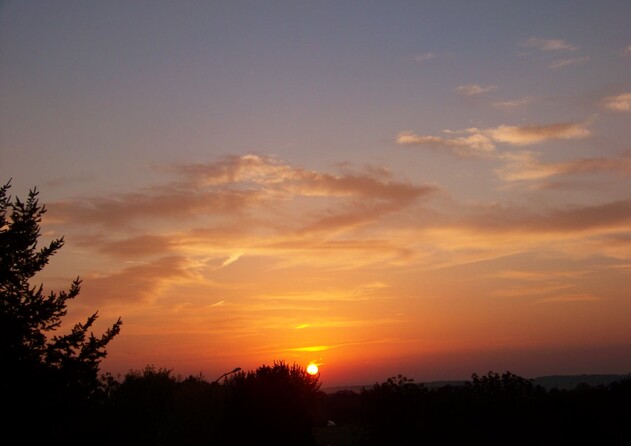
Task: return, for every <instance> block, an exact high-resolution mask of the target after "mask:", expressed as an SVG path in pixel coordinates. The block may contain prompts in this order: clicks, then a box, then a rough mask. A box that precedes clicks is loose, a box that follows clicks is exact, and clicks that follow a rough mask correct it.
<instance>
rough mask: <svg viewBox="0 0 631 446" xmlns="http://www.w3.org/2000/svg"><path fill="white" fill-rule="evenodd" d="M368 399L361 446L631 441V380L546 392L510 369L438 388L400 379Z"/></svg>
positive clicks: (364, 397)
mask: <svg viewBox="0 0 631 446" xmlns="http://www.w3.org/2000/svg"><path fill="white" fill-rule="evenodd" d="M361 396H362V407H361V410H362V423H361V428H362V430H363V437H362V440H361V441H359V442H357V444H367V445H374V444H389V445H408V444H420V443H427V444H463V443H469V444H487V445H507V444H510V445H526V444H528V445H530V444H538V445H559V444H560V445H565V444H567V445H570V444H572V445H574V444H607V445H623V444H631V426H630V425H629V424H628V420H629V419H630V418H629V417H630V416H631V409H630V408H629V405H628V401H629V398H630V397H631V379H628V380H623V381H620V382H617V383H614V384H611V385H608V386H600V387H591V386H588V385H583V386H579V387H577V388H576V389H574V390H556V389H554V390H551V391H546V390H545V389H544V388H542V387H539V386H535V385H534V384H533V382H532V381H531V380H527V379H524V378H521V377H519V376H516V375H514V374H512V373H510V372H506V373H504V374H501V375H500V374H498V373H495V372H489V373H488V374H487V375H484V376H478V375H477V374H473V375H472V380H471V381H469V382H466V383H465V385H463V386H449V385H446V386H443V387H439V388H434V389H427V388H425V387H423V386H417V385H415V384H413V383H412V382H411V381H409V380H406V379H405V378H402V377H398V378H396V379H390V380H388V381H387V382H386V383H384V384H376V385H375V386H373V387H372V388H370V389H364V390H363V391H362V393H361ZM625 401H626V402H627V403H626V404H625V403H624V402H625ZM625 420H627V422H625Z"/></svg>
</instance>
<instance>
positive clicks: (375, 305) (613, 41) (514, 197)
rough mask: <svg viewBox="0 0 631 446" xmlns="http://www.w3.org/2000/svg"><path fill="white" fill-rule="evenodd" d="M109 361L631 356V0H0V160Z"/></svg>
mask: <svg viewBox="0 0 631 446" xmlns="http://www.w3.org/2000/svg"><path fill="white" fill-rule="evenodd" d="M11 178H12V181H11V184H12V188H11V190H10V192H11V194H12V195H13V196H18V197H20V198H24V197H26V195H27V193H28V190H29V189H30V188H33V187H37V188H38V189H39V190H40V201H41V202H42V203H43V204H45V205H46V207H47V208H48V213H47V214H46V218H45V220H44V222H43V234H44V235H43V237H42V240H41V241H42V243H43V242H45V241H49V240H51V239H52V238H54V237H60V236H64V237H65V241H66V245H65V246H64V248H63V249H62V250H61V251H60V252H59V253H58V254H57V255H55V256H54V257H53V258H52V259H51V263H50V264H49V265H48V266H47V267H46V269H45V270H44V272H43V273H42V274H41V275H39V276H38V277H37V280H38V282H43V283H44V285H45V286H46V287H47V288H50V289H54V290H62V289H67V288H68V286H69V284H70V282H71V281H72V280H73V279H74V278H75V277H77V276H80V277H81V279H82V280H83V287H82V291H81V294H80V295H79V297H78V298H77V300H76V301H75V302H73V303H72V304H71V306H70V312H69V314H68V316H67V317H66V324H67V325H70V324H72V323H74V322H76V321H81V320H85V317H86V316H87V315H89V314H91V313H92V312H94V311H96V310H98V311H99V320H98V322H99V323H98V326H97V328H96V330H95V334H100V333H101V332H102V331H103V330H104V329H105V328H106V327H107V326H109V325H111V324H112V323H114V322H115V321H116V319H117V318H118V317H119V316H120V317H121V318H122V319H123V327H122V331H121V334H120V335H119V336H118V337H117V338H116V339H115V340H114V341H113V342H112V343H111V344H110V345H109V347H108V352H109V355H108V357H107V359H106V360H105V361H104V362H103V363H102V371H111V372H113V373H125V372H126V371H128V370H130V369H139V368H143V367H144V366H146V365H150V364H153V365H155V366H156V367H165V368H168V369H172V370H173V372H174V373H175V374H181V375H188V374H198V373H203V374H204V376H206V377H207V378H208V379H215V378H216V377H218V376H219V375H221V374H222V373H224V372H226V371H229V370H232V369H233V368H234V367H241V368H243V369H246V370H247V369H255V368H256V367H258V366H260V365H263V364H271V363H272V362H273V361H275V360H284V361H286V362H289V363H293V362H296V363H299V364H301V365H304V366H305V367H306V366H307V364H309V363H310V362H315V363H316V364H319V365H320V372H321V375H320V379H321V381H322V382H323V385H324V386H325V387H326V386H337V385H346V384H360V385H361V384H372V383H374V382H376V381H384V380H385V379H387V378H388V377H390V376H394V375H397V374H403V375H405V376H407V377H409V378H412V379H414V380H415V381H429V380H440V379H468V378H469V377H470V376H471V373H474V372H476V373H481V374H482V373H486V372H487V371H489V370H494V371H498V372H503V371H506V370H509V371H511V372H513V373H515V374H518V375H521V376H525V377H536V376H541V375H549V374H582V373H628V372H631V329H630V327H631V295H630V294H629V289H630V284H631V187H630V186H631V2H629V1H626V0H619V1H616V0H605V1H598V2H596V1H593V0H587V1H581V0H576V1H535V0H531V1H507V0H497V1H456V0H453V1H451V0H450V1H309V2H307V1H223V2H219V1H178V2H175V1H171V2H169V1H101V2H96V1H94V2H85V1H65V0H60V1H55V2H49V1H30V0H22V1H4V2H2V3H0V182H1V183H6V182H7V181H8V180H9V179H11Z"/></svg>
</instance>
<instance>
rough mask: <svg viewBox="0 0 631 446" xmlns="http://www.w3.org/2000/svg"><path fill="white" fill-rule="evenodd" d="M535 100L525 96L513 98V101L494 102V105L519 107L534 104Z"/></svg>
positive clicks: (508, 107)
mask: <svg viewBox="0 0 631 446" xmlns="http://www.w3.org/2000/svg"><path fill="white" fill-rule="evenodd" d="M534 101H535V100H534V98H532V97H530V96H525V97H523V98H519V99H513V100H512V101H501V102H494V103H493V106H494V107H497V108H504V109H511V108H518V107H523V106H525V105H528V104H532V103H533V102H534Z"/></svg>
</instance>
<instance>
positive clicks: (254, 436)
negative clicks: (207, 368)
mask: <svg viewBox="0 0 631 446" xmlns="http://www.w3.org/2000/svg"><path fill="white" fill-rule="evenodd" d="M319 387H320V383H319V381H318V378H317V377H314V376H311V375H309V374H308V373H307V372H306V370H305V369H304V368H302V367H300V366H298V365H296V364H293V365H291V366H290V365H288V364H286V363H284V362H282V361H281V362H275V363H274V365H273V366H271V367H270V366H266V365H264V366H261V367H259V368H258V369H256V370H255V371H250V372H239V373H237V374H234V375H232V376H230V377H229V378H228V379H227V381H226V383H225V388H226V392H227V394H228V399H227V402H226V424H225V428H226V430H225V432H224V435H225V436H224V439H225V440H226V442H229V441H235V442H236V444H249V443H251V442H254V443H261V444H276V445H279V444H287V445H296V444H301V445H309V444H312V443H313V441H314V439H313V433H312V429H313V427H314V426H315V425H316V423H317V422H318V410H317V408H318V394H319V392H318V390H319Z"/></svg>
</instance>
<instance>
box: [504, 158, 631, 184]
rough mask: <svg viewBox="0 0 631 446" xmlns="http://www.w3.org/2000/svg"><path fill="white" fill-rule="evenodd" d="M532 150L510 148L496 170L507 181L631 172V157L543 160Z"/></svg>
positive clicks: (629, 173)
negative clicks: (513, 149) (552, 161)
mask: <svg viewBox="0 0 631 446" xmlns="http://www.w3.org/2000/svg"><path fill="white" fill-rule="evenodd" d="M538 155H539V154H538V153H535V152H531V151H520V152H507V153H503V154H502V155H501V156H500V159H502V160H503V161H505V164H504V165H503V166H502V167H500V168H498V169H497V170H496V173H497V174H498V176H499V177H500V178H501V179H503V180H505V181H524V180H540V179H543V178H548V177H552V176H559V175H579V174H594V173H603V174H607V175H612V174H616V175H620V176H624V177H629V176H631V157H614V158H579V159H575V160H570V161H566V162H560V163H547V164H546V163H543V162H541V161H540V160H539V156H538Z"/></svg>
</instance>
